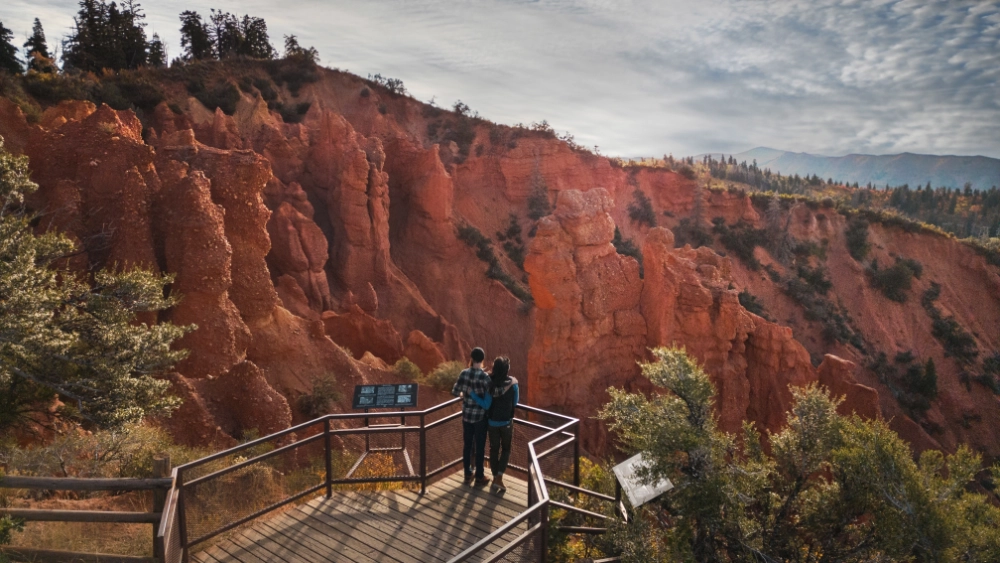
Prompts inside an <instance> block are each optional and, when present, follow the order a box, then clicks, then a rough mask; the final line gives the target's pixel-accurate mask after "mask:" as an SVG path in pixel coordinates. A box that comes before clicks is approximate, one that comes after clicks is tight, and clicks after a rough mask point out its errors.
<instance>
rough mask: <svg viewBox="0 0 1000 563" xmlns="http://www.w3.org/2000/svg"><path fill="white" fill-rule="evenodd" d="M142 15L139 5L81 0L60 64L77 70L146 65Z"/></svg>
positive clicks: (128, 67) (114, 68)
mask: <svg viewBox="0 0 1000 563" xmlns="http://www.w3.org/2000/svg"><path fill="white" fill-rule="evenodd" d="M145 17H146V16H145V15H144V14H143V13H142V10H141V8H140V6H139V3H138V2H135V1H134V0H124V1H123V2H122V4H121V6H120V7H119V5H118V4H117V3H115V2H111V3H110V4H106V3H105V2H104V0H81V1H80V10H79V12H78V13H77V16H76V18H74V24H75V28H74V30H73V32H72V33H71V34H70V36H69V37H68V38H67V39H66V42H65V43H64V45H63V61H65V62H66V63H67V64H68V65H69V66H71V67H73V68H77V69H80V70H85V71H91V72H100V71H101V70H103V69H111V70H122V69H132V68H138V67H140V66H143V65H145V64H146V60H147V58H148V56H149V54H148V52H147V50H146V49H147V46H146V32H145V30H144V29H143V28H144V27H145V26H146V24H145V23H143V21H142V20H143V19H145Z"/></svg>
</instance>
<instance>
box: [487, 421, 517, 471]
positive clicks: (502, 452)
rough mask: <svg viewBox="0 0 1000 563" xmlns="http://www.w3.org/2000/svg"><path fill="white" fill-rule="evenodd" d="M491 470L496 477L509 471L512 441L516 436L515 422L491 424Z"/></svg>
mask: <svg viewBox="0 0 1000 563" xmlns="http://www.w3.org/2000/svg"><path fill="white" fill-rule="evenodd" d="M489 434H490V471H491V472H492V473H493V476H494V477H496V476H497V475H500V474H502V473H504V472H505V471H507V462H509V461H510V442H511V440H512V439H513V438H514V424H513V423H511V424H508V425H507V426H490V431H489Z"/></svg>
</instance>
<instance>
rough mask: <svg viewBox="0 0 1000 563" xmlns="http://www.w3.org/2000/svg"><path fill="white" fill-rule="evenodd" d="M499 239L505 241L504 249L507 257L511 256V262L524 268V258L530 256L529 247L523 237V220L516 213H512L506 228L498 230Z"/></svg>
mask: <svg viewBox="0 0 1000 563" xmlns="http://www.w3.org/2000/svg"><path fill="white" fill-rule="evenodd" d="M497 241H499V242H501V243H503V251H504V253H506V254H507V258H510V261H511V262H513V263H515V264H517V267H518V268H520V269H522V270H523V269H524V259H525V258H526V257H527V256H528V248H527V247H526V246H525V245H524V240H523V239H522V238H521V222H520V221H519V220H518V218H517V215H516V214H514V213H511V214H510V219H509V220H508V221H507V229H506V230H504V231H502V232H501V231H497Z"/></svg>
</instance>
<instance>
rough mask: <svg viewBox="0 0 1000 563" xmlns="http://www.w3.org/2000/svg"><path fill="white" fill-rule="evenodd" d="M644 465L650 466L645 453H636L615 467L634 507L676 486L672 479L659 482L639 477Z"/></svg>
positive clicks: (617, 475) (616, 473)
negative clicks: (649, 481)
mask: <svg viewBox="0 0 1000 563" xmlns="http://www.w3.org/2000/svg"><path fill="white" fill-rule="evenodd" d="M642 467H648V465H647V462H646V460H645V459H644V458H643V454H636V455H634V456H632V457H630V458H628V459H626V460H625V461H623V462H621V463H619V464H618V465H616V466H615V467H614V469H613V471H614V472H615V477H617V478H618V482H619V483H621V486H622V490H623V491H625V495H626V496H628V501H629V503H631V504H632V506H633V507H634V508H638V507H640V506H642V505H644V504H646V503H647V502H649V501H651V500H653V499H654V498H656V497H658V496H660V495H662V494H663V493H665V492H667V491H669V490H670V489H672V488H674V484H673V483H671V482H670V479H661V480H660V482H659V483H655V484H653V483H646V482H644V481H643V480H642V479H640V478H639V476H638V475H637V473H638V472H639V469H640V468H642Z"/></svg>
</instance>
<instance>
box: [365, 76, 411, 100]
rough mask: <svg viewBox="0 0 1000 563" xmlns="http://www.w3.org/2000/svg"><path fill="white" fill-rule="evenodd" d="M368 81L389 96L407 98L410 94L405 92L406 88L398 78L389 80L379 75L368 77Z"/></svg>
mask: <svg viewBox="0 0 1000 563" xmlns="http://www.w3.org/2000/svg"><path fill="white" fill-rule="evenodd" d="M368 80H369V81H371V82H373V83H374V84H376V85H377V86H381V87H382V88H385V89H386V90H387V91H388V92H389V93H390V94H394V95H396V96H409V95H410V93H409V92H407V91H406V86H404V85H403V81H402V80H400V79H398V78H389V77H388V76H382V75H381V74H375V75H371V74H369V75H368Z"/></svg>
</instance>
